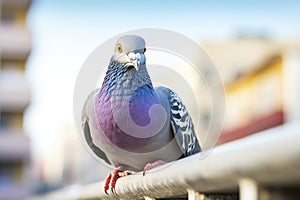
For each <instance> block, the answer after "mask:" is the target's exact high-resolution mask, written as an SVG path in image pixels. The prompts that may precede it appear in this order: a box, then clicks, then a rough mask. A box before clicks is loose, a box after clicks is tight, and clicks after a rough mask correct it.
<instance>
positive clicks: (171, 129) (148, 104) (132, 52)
mask: <svg viewBox="0 0 300 200" xmlns="http://www.w3.org/2000/svg"><path fill="white" fill-rule="evenodd" d="M145 52H146V47H145V40H144V39H143V38H142V37H140V36H138V35H125V36H122V37H120V38H119V39H118V40H117V42H116V45H115V49H114V54H113V56H112V57H111V60H110V62H109V65H108V68H107V71H106V74H105V77H104V80H103V83H102V86H101V88H98V89H95V90H94V91H93V92H92V93H91V94H90V95H89V96H88V98H87V100H86V102H85V105H84V107H83V111H82V116H81V120H82V129H83V133H84V138H85V140H86V142H87V144H88V146H89V148H90V149H91V150H92V151H93V152H94V153H95V154H96V155H97V156H98V157H99V158H101V159H102V160H103V161H105V162H106V163H108V164H110V165H113V166H115V170H114V171H113V172H111V173H109V174H108V176H107V178H106V179H105V184H104V191H105V193H106V194H108V193H107V191H108V190H109V189H110V190H111V191H112V192H114V190H115V185H116V181H117V179H118V178H120V177H123V176H127V175H130V174H132V173H133V172H138V171H143V175H145V172H146V171H149V170H150V169H153V168H155V167H157V166H160V165H163V164H165V163H167V162H171V161H175V160H178V159H180V158H184V157H187V156H190V155H193V154H196V153H198V152H200V151H201V147H200V144H199V141H198V139H197V137H196V134H195V131H194V126H193V122H192V119H191V116H190V115H189V113H188V111H187V108H186V107H185V105H184V104H183V102H182V100H181V99H180V97H179V96H178V95H177V94H176V93H175V92H174V91H172V90H171V89H169V88H167V87H164V86H158V87H154V86H153V84H152V81H151V78H150V76H149V74H148V71H147V68H146V56H145Z"/></svg>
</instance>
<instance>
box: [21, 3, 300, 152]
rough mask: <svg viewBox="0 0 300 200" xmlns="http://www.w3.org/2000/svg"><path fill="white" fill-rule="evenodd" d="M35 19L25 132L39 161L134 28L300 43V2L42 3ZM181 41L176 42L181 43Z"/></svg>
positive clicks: (31, 18)
mask: <svg viewBox="0 0 300 200" xmlns="http://www.w3.org/2000/svg"><path fill="white" fill-rule="evenodd" d="M32 2H33V3H32V6H31V9H30V12H29V15H28V26H29V28H30V30H31V32H32V42H33V50H32V53H31V55H30V58H29V60H28V63H27V74H26V75H27V77H28V79H29V81H30V84H31V88H32V104H31V105H30V107H29V108H28V110H27V112H26V118H25V129H26V132H27V133H28V135H29V136H30V137H31V141H32V148H33V152H34V154H35V156H36V157H37V158H41V157H46V156H47V155H49V152H51V149H53V147H54V146H55V144H56V143H57V138H59V134H61V129H63V128H64V127H65V126H69V125H70V124H72V123H73V116H72V114H73V111H72V106H73V99H72V97H73V89H74V84H75V80H76V76H77V74H78V72H79V70H80V67H81V66H82V64H83V63H84V61H85V59H86V58H87V57H88V55H89V54H90V53H91V52H92V51H93V50H94V49H95V48H96V47H97V46H99V45H100V44H101V43H102V42H104V41H106V40H107V39H109V38H111V37H113V36H115V35H118V34H120V33H123V32H125V31H130V30H134V29H141V28H163V29H169V30H173V31H176V32H179V33H182V34H184V35H186V36H188V37H190V38H191V39H193V40H195V41H197V42H198V41H207V40H210V41H220V40H228V39H231V38H233V37H235V36H236V35H239V34H250V35H251V34H254V35H258V34H262V35H264V36H268V37H270V38H272V39H276V40H296V39H298V40H299V39H300V26H299V19H300V12H299V10H300V9H299V8H300V1H296V0H294V1H291V0H288V1H258V0H253V1H220V0H219V1H211V0H192V1H174V0H172V1H171V0H166V1H159V0H153V1H136V0H133V1H102V0H35V1H32ZM174 42H176V41H174Z"/></svg>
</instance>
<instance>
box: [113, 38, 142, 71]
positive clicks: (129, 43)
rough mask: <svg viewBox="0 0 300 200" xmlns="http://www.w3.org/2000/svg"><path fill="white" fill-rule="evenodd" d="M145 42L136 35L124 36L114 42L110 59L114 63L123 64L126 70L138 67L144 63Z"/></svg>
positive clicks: (137, 68)
mask: <svg viewBox="0 0 300 200" xmlns="http://www.w3.org/2000/svg"><path fill="white" fill-rule="evenodd" d="M145 51H146V48H145V40H144V39H143V38H142V37H140V36H137V35H125V36H122V37H120V38H119V39H118V41H117V42H116V47H115V52H114V55H113V57H112V59H113V60H114V61H117V62H119V63H122V64H124V66H125V67H127V68H133V67H134V68H135V69H136V71H138V70H139V67H140V66H142V65H144V64H145V63H146V57H145V54H144V53H145Z"/></svg>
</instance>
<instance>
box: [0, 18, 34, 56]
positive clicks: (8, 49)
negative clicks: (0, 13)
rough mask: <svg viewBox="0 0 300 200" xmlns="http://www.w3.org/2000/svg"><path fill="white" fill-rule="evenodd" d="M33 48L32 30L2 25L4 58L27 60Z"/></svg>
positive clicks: (0, 42)
mask: <svg viewBox="0 0 300 200" xmlns="http://www.w3.org/2000/svg"><path fill="white" fill-rule="evenodd" d="M30 50H31V36H30V32H29V30H28V29H27V28H25V27H18V26H16V25H9V24H7V25H4V24H2V25H0V55H1V58H4V59H12V60H14V59H15V60H25V59H26V58H27V56H28V55H29V53H30Z"/></svg>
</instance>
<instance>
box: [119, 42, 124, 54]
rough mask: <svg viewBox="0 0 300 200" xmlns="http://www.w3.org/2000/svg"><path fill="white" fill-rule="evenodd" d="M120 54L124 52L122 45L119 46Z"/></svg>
mask: <svg viewBox="0 0 300 200" xmlns="http://www.w3.org/2000/svg"><path fill="white" fill-rule="evenodd" d="M118 52H119V53H122V52H123V48H122V45H120V44H118Z"/></svg>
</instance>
